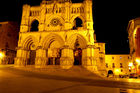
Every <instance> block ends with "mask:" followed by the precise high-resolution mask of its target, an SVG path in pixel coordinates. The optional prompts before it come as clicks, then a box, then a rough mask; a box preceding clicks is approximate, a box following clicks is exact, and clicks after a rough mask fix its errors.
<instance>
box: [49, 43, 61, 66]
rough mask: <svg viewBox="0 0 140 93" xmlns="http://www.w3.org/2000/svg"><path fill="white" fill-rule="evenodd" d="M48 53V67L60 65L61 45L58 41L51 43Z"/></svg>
mask: <svg viewBox="0 0 140 93" xmlns="http://www.w3.org/2000/svg"><path fill="white" fill-rule="evenodd" d="M47 52H48V65H60V57H61V50H60V43H59V42H58V41H53V42H51V43H50V45H49V48H48V50H47Z"/></svg>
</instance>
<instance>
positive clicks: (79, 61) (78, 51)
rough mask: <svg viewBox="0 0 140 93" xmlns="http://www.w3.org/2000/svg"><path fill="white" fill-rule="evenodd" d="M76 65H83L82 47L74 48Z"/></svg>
mask: <svg viewBox="0 0 140 93" xmlns="http://www.w3.org/2000/svg"><path fill="white" fill-rule="evenodd" d="M74 65H82V49H81V48H77V49H75V50H74Z"/></svg>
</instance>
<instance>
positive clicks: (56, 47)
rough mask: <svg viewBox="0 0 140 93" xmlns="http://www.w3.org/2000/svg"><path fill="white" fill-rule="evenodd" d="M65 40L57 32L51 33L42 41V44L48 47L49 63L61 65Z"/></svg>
mask: <svg viewBox="0 0 140 93" xmlns="http://www.w3.org/2000/svg"><path fill="white" fill-rule="evenodd" d="M63 45H64V40H63V39H62V38H61V36H59V35H57V34H49V35H48V36H46V37H45V38H44V39H43V41H42V46H43V48H44V49H46V57H47V58H48V62H47V65H60V57H61V47H62V46H63Z"/></svg>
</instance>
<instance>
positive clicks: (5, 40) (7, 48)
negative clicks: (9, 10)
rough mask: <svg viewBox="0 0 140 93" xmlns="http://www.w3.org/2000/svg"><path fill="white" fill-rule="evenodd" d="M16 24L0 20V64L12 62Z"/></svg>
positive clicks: (16, 38) (14, 49)
mask: <svg viewBox="0 0 140 93" xmlns="http://www.w3.org/2000/svg"><path fill="white" fill-rule="evenodd" d="M18 30H19V29H18V24H17V23H16V22H10V21H7V22H0V64H13V63H14V57H16V47H17V43H18Z"/></svg>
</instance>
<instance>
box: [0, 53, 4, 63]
mask: <svg viewBox="0 0 140 93" xmlns="http://www.w3.org/2000/svg"><path fill="white" fill-rule="evenodd" d="M3 58H4V53H3V52H0V64H2V61H3Z"/></svg>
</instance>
